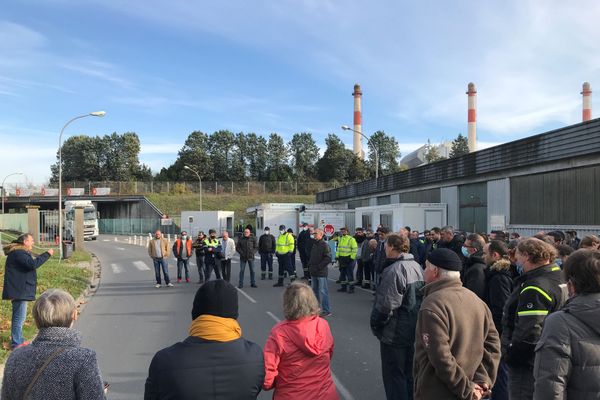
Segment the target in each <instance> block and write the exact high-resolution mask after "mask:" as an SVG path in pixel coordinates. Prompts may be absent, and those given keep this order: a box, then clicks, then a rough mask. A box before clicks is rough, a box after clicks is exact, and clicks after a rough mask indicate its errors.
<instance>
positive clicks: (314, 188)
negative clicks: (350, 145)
mask: <svg viewBox="0 0 600 400" xmlns="http://www.w3.org/2000/svg"><path fill="white" fill-rule="evenodd" d="M345 184H346V183H340V182H283V181H269V182H267V181H265V182H251V181H244V182H231V181H207V182H205V181H203V182H202V193H203V194H231V195H258V194H281V195H311V194H316V193H318V192H322V191H325V190H330V189H335V188H337V187H340V186H343V185H345ZM56 187H58V185H57V184H46V185H43V184H27V185H19V184H18V183H17V184H11V185H8V184H7V185H6V189H7V193H8V194H9V195H13V196H14V195H17V196H18V194H17V189H19V192H20V193H21V196H32V195H33V196H35V195H42V193H43V191H47V189H55V188H56ZM62 187H63V195H68V194H69V190H71V189H72V188H78V189H84V193H83V194H85V195H90V196H91V195H94V194H95V190H94V189H98V188H108V189H110V192H109V193H105V192H101V191H98V194H100V193H102V194H111V195H147V194H151V193H170V194H184V193H199V192H200V182H199V181H187V182H162V181H149V182H138V181H131V182H112V181H103V182H92V181H85V182H83V181H63V185H62ZM25 189H26V190H25ZM48 192H49V191H48ZM53 195H55V194H53Z"/></svg>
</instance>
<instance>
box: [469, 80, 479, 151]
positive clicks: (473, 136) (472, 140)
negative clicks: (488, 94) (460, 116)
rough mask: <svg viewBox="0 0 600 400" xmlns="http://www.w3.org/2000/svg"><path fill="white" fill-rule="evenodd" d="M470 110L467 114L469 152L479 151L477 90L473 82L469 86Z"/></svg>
mask: <svg viewBox="0 0 600 400" xmlns="http://www.w3.org/2000/svg"><path fill="white" fill-rule="evenodd" d="M467 95H468V103H469V110H468V114H467V121H468V124H469V128H468V139H467V140H468V144H469V153H472V152H474V151H477V90H476V89H475V84H474V83H473V82H471V83H469V85H468V87H467Z"/></svg>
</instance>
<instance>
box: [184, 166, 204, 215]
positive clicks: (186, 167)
mask: <svg viewBox="0 0 600 400" xmlns="http://www.w3.org/2000/svg"><path fill="white" fill-rule="evenodd" d="M183 168H184V169H189V170H190V171H192V172H193V173H195V174H196V176H197V177H198V182H200V211H202V178H201V177H200V174H199V173H198V171H196V170H195V169H193V168H192V167H190V166H189V165H184V166H183Z"/></svg>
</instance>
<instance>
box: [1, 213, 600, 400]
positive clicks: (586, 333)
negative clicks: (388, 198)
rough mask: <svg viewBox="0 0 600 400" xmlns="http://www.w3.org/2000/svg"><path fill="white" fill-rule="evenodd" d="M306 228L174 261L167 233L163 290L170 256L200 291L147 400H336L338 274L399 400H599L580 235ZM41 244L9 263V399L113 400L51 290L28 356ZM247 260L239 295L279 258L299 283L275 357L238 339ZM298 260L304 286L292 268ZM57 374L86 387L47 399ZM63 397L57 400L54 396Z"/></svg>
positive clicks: (588, 259)
mask: <svg viewBox="0 0 600 400" xmlns="http://www.w3.org/2000/svg"><path fill="white" fill-rule="evenodd" d="M301 228H302V230H301V232H300V233H299V235H298V237H295V236H294V235H293V232H288V230H286V227H285V226H283V225H282V226H280V229H279V231H280V232H279V235H278V237H277V238H275V237H274V236H273V235H271V233H270V232H269V230H268V229H265V231H264V232H263V233H262V234H261V236H260V237H259V239H258V240H256V239H255V237H254V235H253V234H252V231H251V229H250V227H247V228H246V229H245V231H244V233H243V235H242V236H241V237H240V238H239V239H238V240H237V241H234V240H233V239H231V238H229V235H228V234H226V233H223V234H222V237H221V239H220V240H219V239H217V237H216V232H215V231H213V230H211V231H209V235H208V237H205V236H203V234H200V235H199V236H198V238H197V239H196V240H195V241H194V240H192V239H191V238H189V237H188V236H187V234H185V232H182V235H181V236H180V237H179V238H178V239H177V240H176V242H175V243H174V244H173V247H172V248H170V246H169V245H168V243H167V242H166V240H165V239H164V238H163V237H162V235H161V233H160V231H157V232H156V233H155V239H154V240H153V241H151V242H150V243H149V246H148V253H149V255H150V256H151V257H152V259H153V261H154V266H155V272H156V281H157V283H156V285H157V287H160V285H161V272H162V274H163V277H164V281H165V283H166V284H167V286H172V284H171V282H170V279H169V275H168V269H167V268H166V264H167V258H168V257H169V255H170V252H171V251H172V252H173V254H174V256H175V257H176V259H177V266H178V268H177V270H178V282H182V279H184V276H185V279H186V281H187V282H189V279H190V278H189V270H188V262H187V260H189V259H190V258H191V257H192V256H193V253H194V252H195V256H196V258H197V265H198V273H199V277H200V278H199V279H200V280H199V283H202V285H201V286H200V288H199V289H198V291H197V293H196V295H195V297H194V301H193V305H192V315H191V319H192V322H191V324H190V327H189V336H188V338H187V339H185V340H184V341H182V342H179V343H176V344H174V345H173V346H170V347H168V348H166V349H163V350H161V351H159V352H158V353H156V355H155V356H154V357H153V359H152V362H151V364H150V367H149V372H148V377H147V380H146V387H145V398H146V399H170V398H173V399H184V400H185V399H196V398H219V399H244V398H247V399H254V398H256V397H257V396H258V393H259V392H260V391H261V390H274V392H273V397H274V398H275V399H337V398H338V394H337V392H336V389H335V385H334V383H333V379H332V374H331V370H330V361H331V357H332V355H333V349H334V340H333V336H332V334H331V331H330V328H329V324H328V322H327V320H326V318H327V317H330V316H331V315H332V311H331V302H330V299H329V293H328V283H327V280H328V273H329V271H330V267H331V265H332V263H334V265H335V266H336V267H337V268H338V269H339V279H338V282H337V283H338V284H339V288H338V291H339V292H340V293H348V294H352V293H354V289H355V287H357V286H360V287H362V288H365V289H371V290H372V292H373V294H374V298H373V299H372V301H373V306H372V311H371V315H370V318H368V317H367V316H365V324H366V323H367V320H369V323H370V328H371V331H372V332H373V334H374V336H375V337H376V338H377V339H378V340H379V342H380V351H381V369H382V380H383V384H384V389H385V393H386V397H387V399H413V398H414V399H469V400H472V399H482V398H492V399H510V400H521V399H524V400H525V399H536V400H546V399H592V398H593V399H596V398H599V397H598V396H599V394H600V319H599V318H598V317H597V316H598V314H599V312H600V249H599V247H600V240H599V239H598V238H597V237H595V236H586V237H584V238H582V239H581V240H580V239H579V238H577V235H576V233H575V232H573V231H567V232H561V231H552V232H548V233H544V232H540V233H538V234H536V235H535V236H532V237H519V236H518V235H517V234H514V233H513V234H511V235H508V234H507V233H505V232H501V231H493V232H491V234H489V235H487V234H476V233H470V234H462V233H460V232H455V231H454V229H453V228H452V227H449V226H448V227H443V228H441V229H439V228H432V229H431V230H427V231H425V232H423V233H422V234H420V233H419V232H416V231H412V230H411V229H410V227H405V228H402V229H400V230H399V231H398V232H391V231H390V229H389V228H387V227H378V228H377V230H376V231H375V232H373V231H372V230H370V229H362V228H357V229H356V230H355V233H354V235H350V233H349V231H348V229H346V228H343V229H341V231H340V234H339V235H337V237H333V238H327V237H326V236H325V235H324V232H323V230H322V229H320V228H315V229H312V228H311V227H309V226H308V225H306V224H304V225H303V226H302V227H301ZM326 239H329V240H326ZM332 243H334V244H335V246H332ZM32 244H33V243H32V239H31V235H24V236H23V237H22V238H20V239H19V242H17V243H15V244H14V245H13V246H12V247H9V248H7V250H8V251H7V254H8V258H7V263H6V273H5V283H4V292H3V298H4V299H9V300H11V301H12V302H13V325H14V326H13V344H14V347H15V348H16V349H15V350H14V351H13V352H12V353H11V355H10V357H9V359H8V361H7V364H6V370H5V376H4V384H3V388H2V398H5V399H13V398H14V399H21V398H31V399H37V398H40V399H41V398H63V397H64V398H85V399H87V398H90V399H95V398H103V397H104V396H105V391H106V385H103V383H102V380H101V378H100V372H99V369H98V365H97V362H96V359H95V353H94V352H93V351H92V350H89V349H84V348H81V347H80V344H79V343H80V339H79V336H78V334H77V333H76V331H74V330H73V329H72V324H73V322H74V320H75V319H76V318H77V311H76V308H75V306H74V302H73V300H72V298H71V297H70V296H69V295H68V294H67V293H65V292H62V291H60V290H49V291H46V292H44V293H43V294H42V295H41V296H40V297H39V298H38V300H37V301H36V303H35V304H34V308H33V311H34V312H33V315H34V320H35V323H36V325H37V326H38V328H39V330H40V331H39V334H38V336H37V337H36V339H35V340H34V341H33V342H32V343H31V344H30V345H28V346H21V347H19V345H20V344H21V343H18V342H19V340H20V336H19V335H20V331H19V332H17V331H16V330H15V329H16V328H17V327H19V323H20V322H19V321H20V315H21V313H22V310H21V305H20V304H19V302H26V301H31V300H33V298H32V295H31V293H29V292H26V293H25V294H23V293H19V290H21V289H19V288H20V287H21V286H19V285H20V283H15V282H20V281H25V282H27V279H32V276H33V277H35V270H36V268H38V267H39V266H40V265H41V264H43V262H44V261H45V260H46V259H47V258H48V257H49V255H46V254H44V255H41V256H38V257H37V258H34V257H33V256H32V255H31V246H32ZM236 252H237V253H238V254H239V255H240V273H239V282H238V287H239V288H242V287H243V285H244V274H245V266H246V265H247V266H248V268H249V270H250V285H251V287H256V286H257V285H256V277H255V273H254V258H255V253H256V252H258V253H259V254H260V259H261V276H260V278H261V280H267V279H274V276H273V256H274V255H275V256H276V257H277V259H278V267H279V270H278V276H277V282H276V283H275V284H274V286H276V287H277V286H284V283H285V279H286V277H287V278H289V279H290V284H289V285H287V286H286V287H285V290H284V294H283V313H284V317H285V320H284V321H282V322H280V323H278V324H276V325H275V326H274V327H273V328H272V329H271V332H270V335H269V337H268V339H267V341H266V343H265V345H264V347H263V348H261V347H260V346H259V345H257V344H255V343H252V342H250V341H248V340H246V339H244V338H243V336H242V329H241V327H240V325H239V324H238V323H237V318H238V298H237V296H238V291H237V290H236V288H235V287H234V286H233V285H231V283H229V281H230V274H231V258H232V257H233V255H234V254H235V253H236ZM297 253H299V255H300V261H301V264H302V272H303V276H302V278H301V279H297V276H296V267H295V265H294V264H293V263H295V259H296V254H297ZM200 259H201V260H200ZM227 261H229V262H227ZM355 269H356V271H355ZM9 270H10V271H9ZM212 271H215V275H216V278H217V279H212V276H211V275H212ZM184 272H185V275H184ZM354 272H356V274H354ZM33 279H34V278H33ZM7 280H8V281H7ZM34 282H35V280H34ZM33 293H34V294H35V286H34V289H33ZM343 296H346V295H343ZM370 300H371V299H369V301H370ZM25 307H26V303H25ZM357 323H360V321H357ZM21 324H22V323H21ZM19 329H20V328H19ZM17 347H19V348H17ZM75 365H77V366H78V368H75V367H74V366H75ZM55 369H56V372H55V374H56V375H57V376H61V377H63V378H64V379H66V380H69V381H70V382H71V381H72V382H74V385H72V386H68V385H67V386H60V387H51V388H50V386H48V385H51V384H52V383H51V382H50V381H49V380H45V379H44V377H45V376H53V375H50V374H49V372H47V373H46V374H42V372H43V371H44V370H47V371H54V370H55ZM84 370H85V371H84ZM23 376H27V377H29V378H27V379H22V378H23ZM216 377H218V379H217V378H216ZM231 382H235V383H236V384H235V385H232V384H231ZM55 386H56V385H55ZM53 391H55V392H56V393H57V394H56V396H57V397H47V396H46V395H47V394H48V393H55V392H53ZM65 391H66V392H65ZM58 392H60V393H58ZM66 393H71V397H69V395H68V394H66ZM73 393H74V394H73ZM27 396H29V397H27Z"/></svg>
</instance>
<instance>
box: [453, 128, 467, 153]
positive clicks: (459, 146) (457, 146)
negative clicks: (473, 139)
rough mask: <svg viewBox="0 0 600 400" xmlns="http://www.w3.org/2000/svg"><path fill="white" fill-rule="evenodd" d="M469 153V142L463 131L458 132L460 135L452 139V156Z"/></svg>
mask: <svg viewBox="0 0 600 400" xmlns="http://www.w3.org/2000/svg"><path fill="white" fill-rule="evenodd" d="M464 154H469V142H468V140H467V138H466V137H464V136H463V135H462V133H459V134H458V137H457V138H456V139H454V140H453V141H452V148H451V149H450V158H455V157H459V156H462V155H464Z"/></svg>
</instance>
